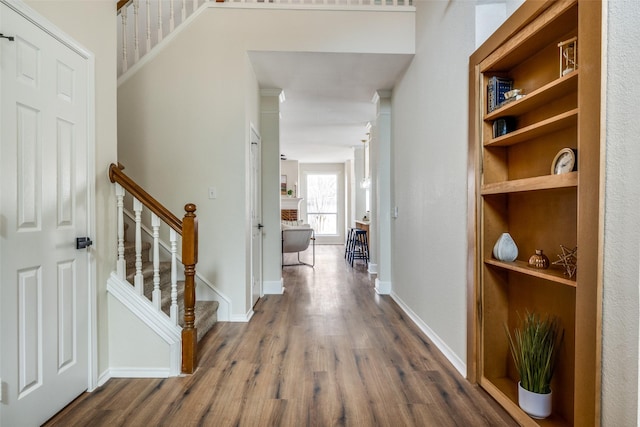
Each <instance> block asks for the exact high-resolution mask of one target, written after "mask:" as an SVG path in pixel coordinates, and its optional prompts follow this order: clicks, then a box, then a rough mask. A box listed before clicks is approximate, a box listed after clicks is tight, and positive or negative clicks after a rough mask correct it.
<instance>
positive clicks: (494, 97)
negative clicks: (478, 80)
mask: <svg viewBox="0 0 640 427" xmlns="http://www.w3.org/2000/svg"><path fill="white" fill-rule="evenodd" d="M511 89H513V80H511V79H509V78H506V77H497V76H493V77H491V78H490V79H489V83H488V84H487V113H490V112H492V111H493V110H495V109H496V108H499V107H500V106H501V105H502V104H503V103H504V101H505V100H506V98H505V96H504V94H505V93H507V92H509V91H510V90H511Z"/></svg>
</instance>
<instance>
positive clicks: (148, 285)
mask: <svg viewBox="0 0 640 427" xmlns="http://www.w3.org/2000/svg"><path fill="white" fill-rule="evenodd" d="M150 250H151V243H149V242H143V243H142V276H143V278H144V288H143V293H144V295H145V296H146V297H147V298H148V299H149V300H151V299H152V292H153V262H151V261H149V260H150V257H149V252H150ZM124 255H125V256H124V257H125V260H126V265H127V267H126V271H127V280H128V281H129V283H132V284H133V283H134V277H135V274H136V269H135V263H136V248H135V243H133V242H125V243H124ZM177 288H178V289H177V291H178V297H177V299H178V324H179V325H180V327H184V281H180V282H178V286H177ZM160 292H161V302H160V307H161V310H162V311H163V312H164V313H165V314H166V315H167V316H169V315H170V309H171V263H170V262H161V263H160ZM218 305H219V304H218V301H196V306H195V316H196V321H195V327H196V329H197V339H198V341H200V340H201V339H202V337H204V335H205V334H206V333H207V332H209V330H210V329H211V328H212V327H213V325H215V323H216V322H217V321H218Z"/></svg>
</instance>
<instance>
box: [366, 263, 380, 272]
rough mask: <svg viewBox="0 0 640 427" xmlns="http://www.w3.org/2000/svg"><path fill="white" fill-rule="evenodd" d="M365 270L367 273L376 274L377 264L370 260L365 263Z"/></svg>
mask: <svg viewBox="0 0 640 427" xmlns="http://www.w3.org/2000/svg"><path fill="white" fill-rule="evenodd" d="M367 272H368V273H369V274H378V264H376V263H375V262H370V263H369V264H368V265H367Z"/></svg>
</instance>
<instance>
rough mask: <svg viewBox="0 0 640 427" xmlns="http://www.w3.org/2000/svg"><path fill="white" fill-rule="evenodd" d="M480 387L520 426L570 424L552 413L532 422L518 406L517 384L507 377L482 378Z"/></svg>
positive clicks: (559, 426)
mask: <svg viewBox="0 0 640 427" xmlns="http://www.w3.org/2000/svg"><path fill="white" fill-rule="evenodd" d="M481 385H482V387H483V388H484V389H485V390H487V392H488V393H489V394H490V395H491V396H492V397H493V398H494V399H496V400H497V401H498V402H499V403H500V404H501V405H502V406H503V407H504V408H505V409H506V410H507V412H509V413H510V414H511V416H512V417H513V418H514V419H515V420H516V421H518V422H519V423H520V424H521V425H525V426H528V425H533V426H536V425H539V426H544V427H568V426H570V425H571V424H569V423H568V422H567V420H565V419H564V418H562V417H561V416H559V415H558V414H555V413H552V414H551V415H550V416H549V417H548V418H546V419H544V420H534V419H533V418H531V417H529V416H528V415H527V414H526V413H525V412H524V411H523V410H522V409H520V407H519V406H518V383H517V382H516V381H514V380H512V379H511V378H508V377H500V378H492V379H488V378H486V377H485V378H482V379H481Z"/></svg>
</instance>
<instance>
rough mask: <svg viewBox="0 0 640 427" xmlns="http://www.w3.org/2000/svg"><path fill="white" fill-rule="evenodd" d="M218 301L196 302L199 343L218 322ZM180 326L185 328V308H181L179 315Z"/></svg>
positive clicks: (196, 324) (196, 325)
mask: <svg viewBox="0 0 640 427" xmlns="http://www.w3.org/2000/svg"><path fill="white" fill-rule="evenodd" d="M218 305H219V304H218V301H196V307H195V314H196V322H195V327H196V331H197V332H196V333H197V337H198V342H200V340H201V339H202V337H204V336H205V334H206V333H207V332H209V330H210V329H211V328H213V325H215V323H216V322H217V321H218ZM178 324H179V325H180V326H181V327H183V326H184V306H181V307H180V310H179V313H178Z"/></svg>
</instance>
